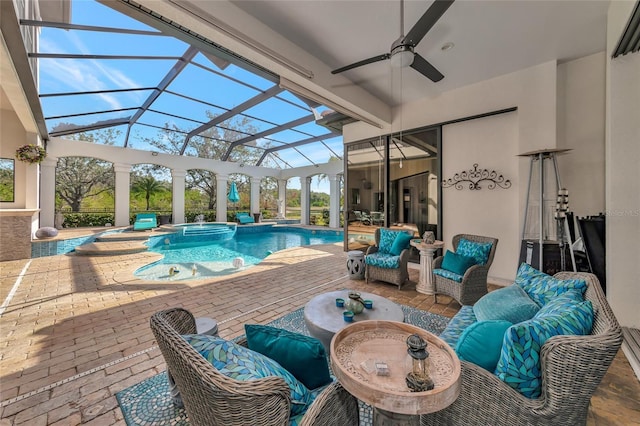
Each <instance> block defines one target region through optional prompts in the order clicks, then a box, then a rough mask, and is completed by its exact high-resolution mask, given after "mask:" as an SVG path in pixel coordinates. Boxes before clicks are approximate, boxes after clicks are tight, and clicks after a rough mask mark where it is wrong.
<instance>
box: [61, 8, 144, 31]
mask: <svg viewBox="0 0 640 426" xmlns="http://www.w3.org/2000/svg"><path fill="white" fill-rule="evenodd" d="M71 21H72V22H73V23H74V24H83V25H95V26H104V25H105V22H109V26H110V27H117V28H129V29H137V30H147V31H154V30H155V28H151V27H149V26H147V25H145V24H143V23H142V22H139V21H137V20H135V19H133V18H130V17H129V16H126V15H123V14H122V13H120V12H118V11H116V10H114V9H112V8H110V7H108V6H105V5H103V4H100V3H99V2H97V1H74V2H73V13H72V14H71Z"/></svg>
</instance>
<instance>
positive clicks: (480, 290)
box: [432, 234, 498, 305]
mask: <svg viewBox="0 0 640 426" xmlns="http://www.w3.org/2000/svg"><path fill="white" fill-rule="evenodd" d="M461 238H464V239H466V240H469V241H473V242H476V243H492V244H491V251H490V252H489V259H488V260H487V263H485V264H484V265H473V266H472V267H470V268H469V269H467V272H465V274H464V276H463V278H462V282H461V283H459V282H457V281H454V280H450V279H448V278H445V277H441V276H439V275H434V276H433V280H434V286H435V300H436V303H437V302H438V294H446V295H447V296H451V297H453V298H454V299H456V301H457V302H458V303H459V304H461V305H473V304H474V303H476V302H477V301H478V299H480V298H481V297H482V296H484V295H485V294H487V292H488V290H487V275H488V274H489V268H490V267H491V263H492V262H493V257H494V256H495V254H496V247H497V246H498V239H497V238H491V237H481V236H479V235H469V234H458V235H455V236H454V237H453V249H454V251H455V250H456V249H457V248H458V243H459V242H460V239H461ZM443 259H444V257H443V256H438V257H436V258H435V259H434V260H433V264H432V265H433V269H438V268H441V267H442V260H443Z"/></svg>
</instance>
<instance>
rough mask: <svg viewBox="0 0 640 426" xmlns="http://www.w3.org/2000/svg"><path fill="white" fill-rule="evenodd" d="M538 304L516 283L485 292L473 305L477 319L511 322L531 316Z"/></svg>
mask: <svg viewBox="0 0 640 426" xmlns="http://www.w3.org/2000/svg"><path fill="white" fill-rule="evenodd" d="M539 310H540V306H538V304H537V303H536V302H534V301H533V300H531V299H530V298H529V296H528V295H527V293H526V292H525V291H524V290H523V289H522V288H521V287H520V286H517V285H510V286H508V287H504V288H501V289H498V290H494V291H492V292H489V293H488V294H485V295H484V296H482V297H481V298H480V300H478V301H477V302H476V304H475V305H473V313H474V314H476V318H478V321H488V320H505V321H509V322H510V323H512V324H517V323H519V322H522V321H526V320H528V319H531V318H533V316H534V315H535V314H536V313H537V312H538V311H539Z"/></svg>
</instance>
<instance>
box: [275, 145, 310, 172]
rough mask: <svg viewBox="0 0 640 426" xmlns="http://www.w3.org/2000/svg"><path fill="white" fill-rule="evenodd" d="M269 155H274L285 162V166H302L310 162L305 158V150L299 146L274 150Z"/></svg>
mask: <svg viewBox="0 0 640 426" xmlns="http://www.w3.org/2000/svg"><path fill="white" fill-rule="evenodd" d="M303 154H304V155H303ZM271 155H275V156H276V157H277V158H278V159H279V160H281V161H284V162H286V163H287V165H286V168H289V167H304V166H309V165H311V164H312V163H311V162H310V161H309V160H308V159H307V158H305V155H306V152H305V151H304V149H303V148H300V147H298V148H297V150H296V148H289V149H283V150H280V151H275V152H273V153H272V154H271Z"/></svg>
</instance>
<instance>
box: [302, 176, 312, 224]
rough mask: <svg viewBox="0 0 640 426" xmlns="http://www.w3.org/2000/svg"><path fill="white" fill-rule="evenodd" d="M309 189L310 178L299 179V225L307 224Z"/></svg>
mask: <svg viewBox="0 0 640 426" xmlns="http://www.w3.org/2000/svg"><path fill="white" fill-rule="evenodd" d="M310 187H311V178H310V177H301V178H300V224H302V225H308V224H309V189H310Z"/></svg>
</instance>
